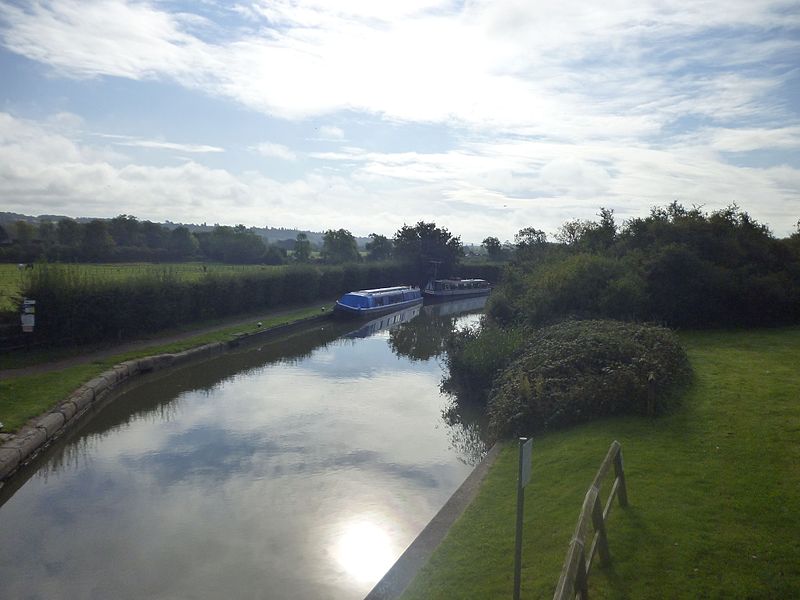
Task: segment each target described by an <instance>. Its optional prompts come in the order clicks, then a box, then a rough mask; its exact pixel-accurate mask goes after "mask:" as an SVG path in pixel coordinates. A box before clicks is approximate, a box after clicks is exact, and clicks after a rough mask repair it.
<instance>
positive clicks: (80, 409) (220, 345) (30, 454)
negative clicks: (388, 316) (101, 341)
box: [0, 313, 332, 487]
mask: <svg viewBox="0 0 800 600" xmlns="http://www.w3.org/2000/svg"><path fill="white" fill-rule="evenodd" d="M331 316H332V315H331V313H327V314H324V315H318V316H314V317H308V318H305V319H299V320H297V321H293V322H291V323H285V324H283V325H277V326H276V327H270V328H268V329H263V330H261V331H255V332H252V333H242V334H237V336H236V338H235V339H233V340H230V341H227V342H213V343H210V344H205V345H203V346H198V347H196V348H190V349H188V350H184V351H183V352H176V353H173V354H169V353H168V354H157V355H154V356H147V357H145V358H137V359H134V360H127V361H125V362H122V363H119V364H117V365H114V367H112V368H111V369H109V370H107V371H104V372H103V373H101V374H100V375H98V376H97V377H95V378H94V379H92V380H90V381H88V382H86V383H84V384H83V385H82V386H80V387H79V388H78V389H77V390H75V391H74V392H72V394H70V395H69V396H68V397H67V399H66V400H64V401H63V402H62V403H61V404H59V405H58V406H57V407H55V408H53V409H52V410H50V411H48V412H46V413H44V414H43V415H40V416H38V417H35V418H33V419H31V420H30V421H29V422H28V423H27V424H26V425H24V426H23V427H22V428H20V430H19V431H18V432H17V433H15V434H11V435H10V437H8V439H6V441H5V442H4V443H3V444H2V446H0V487H1V486H2V485H3V484H4V483H5V482H6V481H7V480H8V479H9V478H10V477H11V476H13V475H14V473H16V472H17V471H18V470H19V469H20V468H21V467H23V466H24V465H26V464H27V463H29V462H30V461H32V460H33V459H34V458H36V457H37V456H38V455H39V454H40V453H41V452H42V450H44V449H45V448H46V447H47V446H49V445H50V444H51V443H52V442H54V441H55V440H56V439H58V438H59V437H61V436H62V435H63V434H64V433H66V432H67V431H69V430H70V429H72V428H73V427H74V426H75V425H76V424H77V423H78V422H79V421H80V420H81V419H82V417H84V416H85V415H87V414H88V413H89V411H90V410H91V409H92V408H93V407H96V406H98V405H99V404H100V403H101V402H102V401H104V400H106V399H108V397H109V396H110V395H111V393H112V391H114V390H115V389H117V388H118V387H119V386H120V385H122V384H123V383H124V382H126V381H128V380H130V379H131V378H133V377H137V376H139V375H144V374H146V373H153V372H155V371H161V370H164V369H168V368H174V367H179V366H183V365H185V364H187V363H189V362H194V361H198V360H205V359H208V358H211V357H213V356H216V355H217V354H222V353H223V352H225V351H226V350H228V349H230V348H235V347H237V346H239V345H240V344H242V343H245V342H251V341H255V340H258V339H264V338H271V337H275V336H278V335H283V334H287V333H294V332H295V331H296V330H299V329H303V328H305V327H307V326H308V325H313V324H315V323H320V322H323V321H327V320H329V319H330V318H331Z"/></svg>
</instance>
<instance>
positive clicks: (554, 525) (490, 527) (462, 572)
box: [403, 327, 800, 600]
mask: <svg viewBox="0 0 800 600" xmlns="http://www.w3.org/2000/svg"><path fill="white" fill-rule="evenodd" d="M681 339H682V341H683V343H684V344H685V346H686V348H687V351H688V354H689V357H690V360H691V362H692V365H693V367H694V370H695V380H694V382H693V384H692V387H691V389H690V390H689V391H688V392H687V394H686V396H685V398H684V403H683V406H682V407H681V408H680V409H679V410H678V411H677V412H675V413H673V414H672V415H670V416H667V417H663V418H660V419H656V420H649V419H639V418H618V419H608V420H604V421H600V422H596V423H592V424H589V425H585V426H581V427H576V428H573V429H570V430H568V431H564V432H558V433H552V434H547V435H544V436H541V437H538V438H537V439H536V440H535V442H534V463H533V464H534V467H533V469H534V470H533V480H532V483H531V484H530V485H529V487H528V488H527V489H526V505H525V509H526V510H525V525H524V527H525V533H524V550H523V556H524V570H523V579H522V592H523V597H524V598H552V596H553V592H554V589H555V585H556V583H557V581H558V576H559V573H560V570H561V565H562V561H563V560H564V557H565V554H566V550H567V546H568V543H569V540H570V537H571V535H572V531H573V528H574V526H575V523H576V521H577V518H578V512H579V510H580V506H581V502H582V500H583V496H584V494H585V493H586V490H587V488H588V485H589V483H590V482H591V480H592V477H593V476H594V473H595V471H596V469H597V467H598V466H599V464H600V462H601V460H602V458H603V456H604V455H605V452H606V450H607V449H608V446H609V444H610V443H611V441H612V440H614V439H617V440H619V441H620V442H621V444H622V449H623V454H624V457H625V467H626V475H627V480H628V490H629V497H630V502H631V506H630V507H629V508H628V509H620V508H619V506H618V505H617V506H615V507H614V509H613V510H612V514H611V517H610V521H609V530H608V531H609V544H610V548H611V553H612V559H613V564H612V566H611V567H610V568H606V569H600V568H597V569H595V570H594V571H593V573H592V577H591V579H590V595H591V596H592V598H764V599H767V598H797V597H800V562H798V556H800V401H799V400H798V399H800V369H798V366H799V365H798V356H800V328H796V327H795V328H788V329H786V328H784V329H775V330H751V331H731V332H692V333H685V334H682V335H681ZM515 480H516V450H515V449H514V448H512V447H507V448H506V449H505V450H504V451H503V453H502V454H501V456H500V457H499V458H498V461H497V463H496V464H495V466H494V467H493V469H492V471H491V472H490V473H489V475H488V477H487V479H486V481H485V483H484V485H483V487H482V489H481V492H480V494H479V496H478V497H477V498H476V500H475V502H473V504H472V505H471V506H470V507H469V509H468V510H467V512H466V513H465V515H464V516H463V517H462V519H461V520H459V522H457V523H456V525H455V526H454V527H453V529H452V530H451V532H450V534H449V535H448V537H447V538H446V539H445V541H444V542H443V544H442V545H441V546H440V547H439V549H438V550H437V551H436V553H435V554H434V555H433V557H432V559H431V561H430V562H429V563H428V565H427V566H426V567H425V568H424V569H423V570H422V571H420V573H419V575H418V576H417V578H416V579H415V580H414V582H413V583H412V585H411V586H410V588H409V589H408V590H407V592H406V594H405V595H404V596H403V598H404V600H412V599H431V598H448V599H451V598H476V599H478V598H480V599H485V598H500V597H510V596H511V591H512V583H513V544H514V520H515V506H516V505H515V501H516V496H515Z"/></svg>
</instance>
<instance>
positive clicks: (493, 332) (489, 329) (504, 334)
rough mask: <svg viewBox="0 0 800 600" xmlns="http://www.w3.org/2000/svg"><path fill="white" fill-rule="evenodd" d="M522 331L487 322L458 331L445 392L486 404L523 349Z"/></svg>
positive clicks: (451, 348)
mask: <svg viewBox="0 0 800 600" xmlns="http://www.w3.org/2000/svg"><path fill="white" fill-rule="evenodd" d="M523 340H524V332H523V330H521V329H506V330H504V329H500V328H499V327H497V326H496V325H493V324H492V323H490V322H488V321H486V320H484V322H483V325H482V327H472V328H469V327H467V328H464V329H461V330H459V331H455V332H454V333H453V334H452V335H451V336H450V337H449V338H448V340H447V344H446V350H447V354H446V358H445V362H446V364H447V367H448V373H449V374H448V376H447V377H446V378H445V379H444V380H443V381H442V386H441V387H442V390H443V391H445V392H450V393H452V394H455V395H456V396H457V397H458V399H459V400H467V401H470V402H472V403H480V404H485V402H486V398H487V395H488V392H489V390H490V389H491V387H492V382H493V381H494V379H495V377H497V375H498V374H499V373H500V372H501V371H502V370H503V369H504V368H505V367H506V365H508V363H509V362H511V360H512V359H513V357H514V356H515V354H516V352H517V351H518V350H519V348H520V347H521V346H522V344H523Z"/></svg>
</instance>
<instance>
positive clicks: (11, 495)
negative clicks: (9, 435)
mask: <svg viewBox="0 0 800 600" xmlns="http://www.w3.org/2000/svg"><path fill="white" fill-rule="evenodd" d="M482 303H483V299H478V300H472V301H461V302H459V303H448V304H443V305H439V306H434V307H424V308H420V307H416V308H414V309H410V310H407V311H403V312H402V313H396V314H394V315H390V316H388V317H383V318H382V319H378V320H376V321H373V322H371V323H367V324H364V325H363V326H361V327H359V325H358V324H353V323H350V324H344V325H343V324H339V323H334V322H330V323H326V324H325V325H323V326H320V327H317V328H315V329H313V330H311V331H308V332H304V333H302V334H298V335H294V336H292V337H288V338H286V339H280V340H275V341H272V342H269V343H264V344H262V345H253V346H250V347H245V348H241V349H240V350H238V351H236V352H231V353H227V354H225V355H223V356H221V357H218V358H215V359H213V360H211V361H208V362H204V363H202V364H198V365H196V366H190V367H186V368H183V369H180V370H177V371H174V372H171V373H167V374H161V375H159V376H153V377H152V378H150V379H148V380H146V381H144V382H141V383H139V384H137V385H136V387H133V388H131V389H129V390H127V391H126V392H125V393H124V394H122V395H121V396H120V397H119V398H117V399H116V400H114V401H113V402H111V403H109V404H108V405H107V406H106V407H105V408H103V409H102V410H101V411H100V412H98V414H97V415H95V416H94V418H92V419H91V420H90V421H89V422H88V423H87V424H86V425H85V426H84V427H82V428H81V429H80V430H79V431H77V432H75V433H73V434H72V435H71V436H70V437H69V438H67V439H65V440H63V441H62V442H60V443H59V444H58V445H57V446H55V447H53V448H51V449H50V450H49V451H48V452H47V454H46V455H45V456H44V457H42V458H41V459H40V460H39V461H38V463H37V464H36V465H35V469H33V468H32V469H30V472H29V473H22V474H21V477H19V478H17V481H16V483H15V485H7V486H6V487H5V488H4V489H3V490H1V491H0V503H2V506H0V598H31V599H33V598H42V599H45V598H46V599H53V598H70V599H71V598H98V599H100V598H102V599H108V598H115V599H125V598H214V599H217V598H237V599H239V598H253V599H255V598H301V599H302V598H309V599H312V598H334V599H338V598H348V599H350V598H352V599H357V598H363V596H364V595H365V594H366V593H367V592H368V591H369V590H370V589H371V588H372V586H373V585H374V584H375V583H376V582H377V581H378V580H379V579H380V577H381V576H382V575H383V574H384V572H385V571H386V570H387V569H388V568H389V567H390V566H391V565H392V563H393V562H394V561H395V559H396V558H397V557H398V556H399V555H400V554H401V553H402V552H403V550H404V549H405V548H406V547H407V546H408V544H409V543H411V541H412V540H413V539H414V537H416V535H417V534H418V533H419V532H420V531H421V530H422V528H423V527H424V526H425V525H426V524H427V522H428V521H429V520H430V518H431V517H432V516H433V515H434V514H435V513H436V512H437V511H438V510H439V508H440V507H441V506H442V505H443V504H444V503H445V501H446V500H447V499H448V498H449V496H450V495H451V494H452V492H453V491H455V490H456V488H457V487H458V486H459V485H460V484H461V483H462V481H463V480H464V479H465V478H466V476H467V475H468V474H469V472H470V471H471V469H472V464H473V463H475V462H476V461H477V460H479V458H480V456H481V453H482V452H483V450H484V448H483V445H482V442H481V441H480V439H479V436H478V435H477V434H476V431H477V429H476V428H475V427H474V426H472V425H470V426H467V425H464V424H461V423H458V422H456V421H458V419H455V420H454V419H452V418H446V417H445V416H443V415H444V413H445V412H446V409H447V407H448V406H449V400H448V398H447V397H445V396H443V395H442V394H441V393H440V391H439V383H440V380H441V377H442V359H441V351H442V340H443V336H444V335H445V334H446V333H447V332H449V331H450V330H452V328H453V327H458V326H464V325H468V324H470V323H474V322H476V321H477V319H478V314H477V312H478V311H480V309H481V307H482ZM356 327H359V328H358V329H355V328H356ZM15 488H18V489H15Z"/></svg>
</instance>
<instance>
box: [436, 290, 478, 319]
mask: <svg viewBox="0 0 800 600" xmlns="http://www.w3.org/2000/svg"><path fill="white" fill-rule="evenodd" d="M488 299H489V298H488V297H487V296H485V295H484V296H476V297H473V298H461V299H459V300H450V301H448V302H439V303H437V304H432V305H430V306H426V307H425V308H424V310H425V312H426V313H427V314H431V315H435V316H438V317H446V316H449V315H455V314H458V313H466V312H475V311H477V310H483V307H484V306H486V301H487V300H488Z"/></svg>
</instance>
